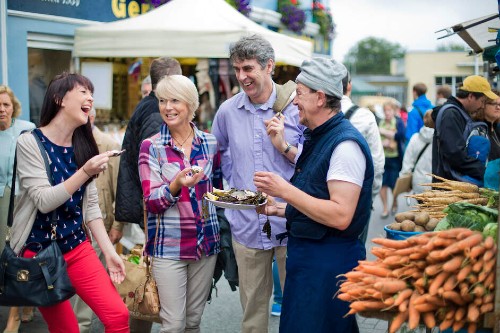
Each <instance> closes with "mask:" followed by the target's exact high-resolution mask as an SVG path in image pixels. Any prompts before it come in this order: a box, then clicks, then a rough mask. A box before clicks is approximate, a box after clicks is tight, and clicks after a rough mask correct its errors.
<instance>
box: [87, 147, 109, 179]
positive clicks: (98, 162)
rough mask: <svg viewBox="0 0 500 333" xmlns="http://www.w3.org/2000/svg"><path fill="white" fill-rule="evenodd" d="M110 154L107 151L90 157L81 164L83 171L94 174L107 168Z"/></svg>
mask: <svg viewBox="0 0 500 333" xmlns="http://www.w3.org/2000/svg"><path fill="white" fill-rule="evenodd" d="M112 154H113V153H112V152H109V151H107V152H104V153H102V154H99V155H96V156H94V157H92V158H91V159H90V160H88V161H87V162H86V163H85V164H84V165H83V169H84V171H85V173H87V174H88V175H90V176H95V175H97V174H99V173H101V172H103V171H104V170H106V169H107V168H108V161H109V156H110V155H112Z"/></svg>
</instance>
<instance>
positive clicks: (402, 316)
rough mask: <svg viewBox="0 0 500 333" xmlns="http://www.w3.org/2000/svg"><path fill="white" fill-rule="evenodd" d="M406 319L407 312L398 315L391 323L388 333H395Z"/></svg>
mask: <svg viewBox="0 0 500 333" xmlns="http://www.w3.org/2000/svg"><path fill="white" fill-rule="evenodd" d="M407 318H408V311H404V312H400V313H398V314H397V315H396V316H395V317H394V318H393V319H392V322H391V326H390V327H389V333H396V331H397V330H398V329H399V328H400V327H401V325H403V323H404V322H405V321H406V319H407Z"/></svg>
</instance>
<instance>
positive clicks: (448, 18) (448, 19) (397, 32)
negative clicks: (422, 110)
mask: <svg viewBox="0 0 500 333" xmlns="http://www.w3.org/2000/svg"><path fill="white" fill-rule="evenodd" d="M497 6H498V3H497V1H496V0H476V1H474V5H472V3H471V1H470V0H420V1H404V0H403V1H394V0H377V1H375V0H355V1H352V0H351V1H349V0H330V8H331V10H332V14H333V20H334V22H335V24H336V25H337V27H336V29H337V37H336V39H335V40H334V43H333V57H334V58H335V59H337V60H340V61H342V60H343V58H344V56H345V54H346V53H347V52H348V51H349V49H350V48H351V47H353V46H354V45H355V44H356V43H357V42H359V41H360V40H362V39H363V38H366V37H369V36H374V37H379V38H385V39H386V40H388V41H390V42H393V43H394V42H398V43H399V44H401V45H402V46H403V47H405V48H406V49H407V50H408V51H416V50H427V51H428V50H435V49H436V47H437V46H438V45H442V44H448V43H451V42H455V43H463V41H462V39H461V38H459V37H458V36H453V37H448V38H444V39H440V40H438V39H437V38H438V37H441V36H443V35H444V33H443V32H442V33H438V34H436V33H435V32H436V31H437V30H440V29H443V28H445V27H449V26H452V25H455V24H457V23H461V22H465V21H468V20H471V19H475V18H478V17H481V16H485V15H489V14H492V13H496V12H498V7H497ZM492 38H495V35H493V34H492Z"/></svg>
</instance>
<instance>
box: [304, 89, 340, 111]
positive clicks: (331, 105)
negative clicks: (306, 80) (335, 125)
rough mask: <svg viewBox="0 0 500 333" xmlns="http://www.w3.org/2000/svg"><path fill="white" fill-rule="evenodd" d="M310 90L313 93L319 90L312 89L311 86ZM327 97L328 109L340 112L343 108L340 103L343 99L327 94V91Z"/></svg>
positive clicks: (326, 105) (326, 104)
mask: <svg viewBox="0 0 500 333" xmlns="http://www.w3.org/2000/svg"><path fill="white" fill-rule="evenodd" d="M309 91H310V92H311V93H316V92H318V91H317V90H315V89H312V88H309ZM325 99H326V101H325V107H326V108H327V109H330V110H332V111H335V112H336V113H338V112H340V110H341V104H340V101H341V100H340V98H338V97H335V96H331V95H327V94H326V93H325Z"/></svg>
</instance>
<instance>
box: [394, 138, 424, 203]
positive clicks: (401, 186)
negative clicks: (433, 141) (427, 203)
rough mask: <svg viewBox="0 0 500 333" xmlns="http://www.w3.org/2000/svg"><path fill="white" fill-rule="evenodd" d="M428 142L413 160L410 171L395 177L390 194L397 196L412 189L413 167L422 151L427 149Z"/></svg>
mask: <svg viewBox="0 0 500 333" xmlns="http://www.w3.org/2000/svg"><path fill="white" fill-rule="evenodd" d="M428 146H429V144H428V143H427V144H426V145H425V146H424V148H423V149H422V150H421V151H420V153H419V154H418V156H417V160H416V161H415V165H414V166H413V168H412V169H411V172H409V173H407V174H404V175H402V176H400V177H398V179H396V184H395V185H394V190H393V191H392V195H393V196H394V197H397V196H398V195H400V194H401V193H404V192H410V191H411V190H412V189H413V185H412V182H413V172H414V171H415V167H416V166H417V163H418V161H419V160H420V157H422V155H423V154H424V151H425V150H426V149H427V147H428Z"/></svg>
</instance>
